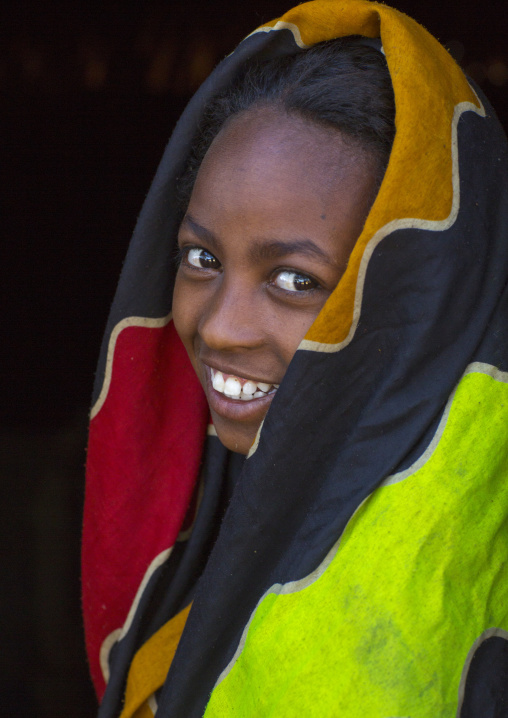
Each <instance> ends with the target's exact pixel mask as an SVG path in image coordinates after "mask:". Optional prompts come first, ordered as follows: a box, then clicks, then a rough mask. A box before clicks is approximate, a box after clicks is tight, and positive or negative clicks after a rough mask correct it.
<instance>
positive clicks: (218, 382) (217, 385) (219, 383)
mask: <svg viewBox="0 0 508 718" xmlns="http://www.w3.org/2000/svg"><path fill="white" fill-rule="evenodd" d="M212 384H213V388H214V389H215V391H220V392H223V391H224V377H223V376H222V374H221V372H220V371H217V372H214V371H213V370H212Z"/></svg>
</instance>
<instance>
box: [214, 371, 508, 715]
mask: <svg viewBox="0 0 508 718" xmlns="http://www.w3.org/2000/svg"><path fill="white" fill-rule="evenodd" d="M507 426H508V384H505V383H503V382H500V381H496V380H495V379H493V378H492V377H490V376H488V375H486V374H481V373H470V374H467V375H466V376H464V377H463V379H462V380H461V382H460V384H459V386H458V388H457V391H456V393H455V396H454V398H453V402H452V406H451V409H450V413H449V417H448V420H447V422H446V426H445V429H444V432H443V434H442V437H441V439H440V441H439V443H438V445H437V447H436V449H435V450H434V452H433V454H432V455H431V456H430V458H429V459H428V460H427V462H426V463H425V464H424V465H423V466H422V467H421V468H419V469H418V470H417V471H416V472H415V473H413V474H411V475H410V476H409V477H407V478H405V479H404V480H402V481H400V482H399V483H395V484H392V485H387V486H383V487H380V488H379V489H377V490H376V491H375V492H374V493H373V494H372V495H371V496H370V497H369V498H368V499H367V500H366V501H365V502H364V503H363V504H362V505H361V506H360V508H359V509H358V511H357V512H356V513H355V514H354V516H353V517H352V518H351V520H350V522H349V524H348V526H347V527H346V530H345V532H344V535H343V537H342V539H341V541H340V546H339V548H338V551H337V553H336V555H335V557H334V558H333V561H332V562H331V563H330V565H329V566H328V568H327V569H326V571H325V572H324V573H323V574H322V575H321V576H320V578H318V579H317V580H316V581H315V582H314V583H312V584H311V585H310V586H307V587H306V588H302V589H301V590H296V591H294V592H293V593H287V594H275V593H271V594H268V595H267V596H266V597H265V598H264V599H263V600H262V601H261V603H260V605H259V606H258V608H257V610H256V611H255V613H254V615H253V618H252V621H251V624H250V626H249V630H248V633H247V638H246V642H245V645H244V647H243V650H242V652H241V654H240V656H239V657H238V659H237V661H236V663H235V664H234V665H233V667H232V669H231V671H230V672H229V673H228V674H227V676H226V677H225V678H224V680H223V681H222V682H221V683H220V684H219V685H218V686H217V687H216V688H215V689H214V691H213V693H212V696H211V699H210V702H209V704H208V707H207V709H206V712H205V716H206V718H215V717H216V718H225V717H227V716H234V717H235V718H239V717H242V718H247V717H251V716H252V718H254V717H255V718H259V717H260V716H263V718H268V717H269V716H274V717H275V716H277V718H281V717H283V716H291V717H294V716H305V717H306V718H308V717H312V716H316V718H325V717H326V718H328V717H329V716H340V717H341V718H392V717H399V716H400V717H410V718H445V717H446V718H452V717H455V715H456V711H457V695H458V689H459V683H460V679H461V673H462V669H463V666H464V662H465V660H466V657H467V654H468V651H469V649H470V647H471V645H472V644H473V642H474V641H475V639H476V638H477V637H478V636H479V635H480V634H481V633H482V632H483V631H485V630H486V629H487V628H491V627H499V628H504V629H506V630H508V595H507V593H508V589H507V587H508V576H507V573H508V569H507V566H508V563H507V557H508V531H507V511H508V480H507V479H508V446H507V442H506V430H507Z"/></svg>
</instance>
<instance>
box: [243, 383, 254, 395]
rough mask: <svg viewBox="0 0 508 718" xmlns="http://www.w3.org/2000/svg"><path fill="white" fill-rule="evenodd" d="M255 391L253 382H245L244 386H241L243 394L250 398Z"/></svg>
mask: <svg viewBox="0 0 508 718" xmlns="http://www.w3.org/2000/svg"><path fill="white" fill-rule="evenodd" d="M255 391H256V385H255V384H254V382H253V381H246V382H245V384H244V385H243V386H242V392H243V393H244V394H248V395H249V396H252V395H253V394H254V392H255Z"/></svg>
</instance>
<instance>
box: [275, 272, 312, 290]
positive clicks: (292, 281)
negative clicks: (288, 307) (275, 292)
mask: <svg viewBox="0 0 508 718" xmlns="http://www.w3.org/2000/svg"><path fill="white" fill-rule="evenodd" d="M274 284H275V285H276V286H277V287H280V288H281V289H285V290H286V291H287V292H303V291H306V290H309V289H316V288H317V287H318V286H319V285H318V283H317V282H315V281H314V280H313V279H311V278H310V277H307V275H306V274H298V272H291V271H290V270H289V269H284V270H283V271H282V272H279V274H278V275H277V276H276V278H275V281H274Z"/></svg>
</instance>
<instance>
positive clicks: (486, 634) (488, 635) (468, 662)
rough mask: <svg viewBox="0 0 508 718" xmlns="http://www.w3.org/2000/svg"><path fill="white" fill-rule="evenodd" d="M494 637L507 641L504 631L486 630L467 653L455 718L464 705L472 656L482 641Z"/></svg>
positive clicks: (507, 636)
mask: <svg viewBox="0 0 508 718" xmlns="http://www.w3.org/2000/svg"><path fill="white" fill-rule="evenodd" d="M494 636H496V637H497V638H504V639H505V641H508V631H505V630H504V629H503V628H487V630H486V631H484V632H483V633H481V634H480V635H479V636H478V638H477V639H476V641H474V643H473V645H472V646H471V648H470V649H469V651H468V654H467V657H466V660H465V662H464V666H463V668H462V674H461V676H460V683H459V692H458V696H457V698H458V704H457V713H456V718H460V714H461V712H462V704H463V703H464V693H465V690H466V681H467V676H468V673H469V668H470V667H471V661H472V660H473V657H474V654H475V653H476V651H477V650H478V648H479V647H480V646H481V644H482V643H483V642H484V641H486V640H487V639H488V638H493V637H494Z"/></svg>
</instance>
